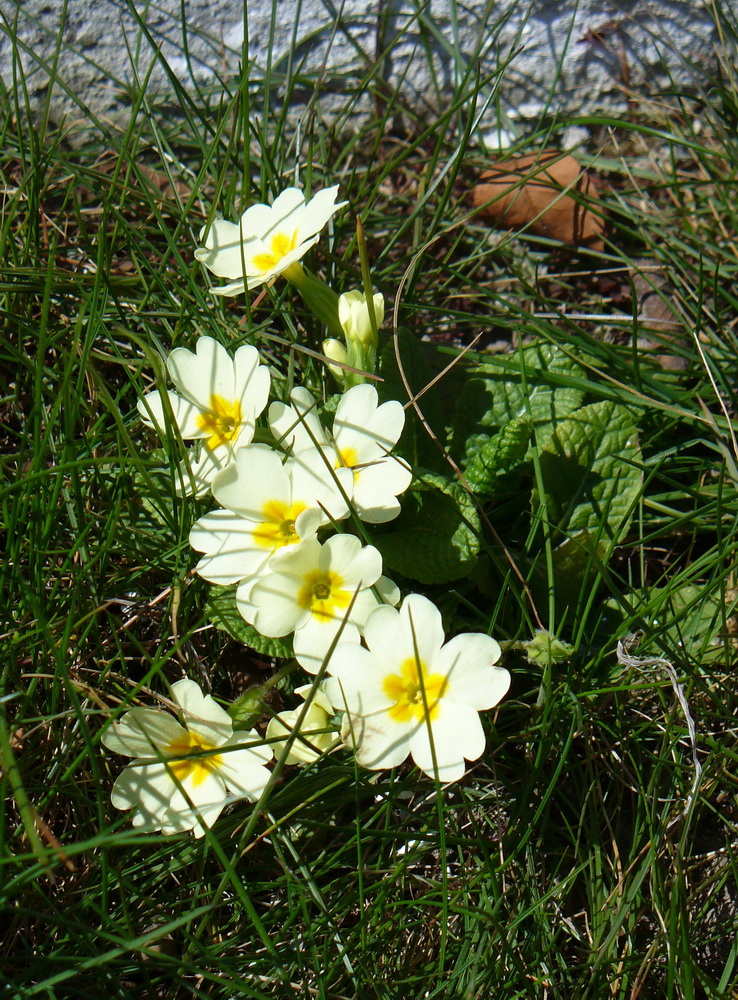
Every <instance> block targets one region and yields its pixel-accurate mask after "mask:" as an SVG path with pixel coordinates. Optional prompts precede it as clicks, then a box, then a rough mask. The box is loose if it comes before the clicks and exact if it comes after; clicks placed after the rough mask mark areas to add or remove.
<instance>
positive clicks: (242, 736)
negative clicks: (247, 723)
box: [218, 729, 274, 764]
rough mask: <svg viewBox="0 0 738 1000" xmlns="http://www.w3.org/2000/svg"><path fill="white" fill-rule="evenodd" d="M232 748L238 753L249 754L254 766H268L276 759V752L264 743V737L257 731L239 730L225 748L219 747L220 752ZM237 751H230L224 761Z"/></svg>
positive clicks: (227, 741) (225, 755) (224, 756)
mask: <svg viewBox="0 0 738 1000" xmlns="http://www.w3.org/2000/svg"><path fill="white" fill-rule="evenodd" d="M230 747H236V748H237V751H238V753H241V752H242V751H243V753H248V754H249V755H250V756H251V759H252V761H253V763H254V764H268V763H269V761H270V760H272V758H273V757H274V752H273V750H272V748H271V747H270V746H269V744H268V743H265V742H264V739H263V737H261V736H260V735H259V733H257V731H256V730H255V729H237V730H236V732H235V733H233V735H232V736H231V737H230V738H229V739H228V740H226V742H225V743H224V744H223V746H221V747H219V748H218V749H219V750H228V749H229V748H230ZM235 752H236V751H233V750H230V751H229V753H227V754H224V755H223V759H224V760H225V758H226V757H228V756H230V754H231V753H235Z"/></svg>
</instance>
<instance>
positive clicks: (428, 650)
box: [400, 594, 445, 664]
mask: <svg viewBox="0 0 738 1000" xmlns="http://www.w3.org/2000/svg"><path fill="white" fill-rule="evenodd" d="M400 618H401V621H402V624H403V632H404V636H405V648H407V649H408V650H409V651H410V652H409V655H414V653H413V650H414V649H415V648H416V647H417V650H418V653H419V655H420V658H421V660H422V661H423V662H425V663H427V664H430V663H432V662H433V659H434V657H435V655H436V654H437V652H438V650H439V649H440V648H441V646H442V645H443V640H444V638H445V637H444V633H443V622H442V621H441V612H440V611H439V610H438V608H437V607H436V606H435V604H433V603H432V602H431V601H429V600H428V598H427V597H423V596H421V595H420V594H408V596H407V597H406V598H405V600H404V601H403V604H402V608H401V609H400Z"/></svg>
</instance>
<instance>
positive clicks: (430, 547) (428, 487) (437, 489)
mask: <svg viewBox="0 0 738 1000" xmlns="http://www.w3.org/2000/svg"><path fill="white" fill-rule="evenodd" d="M479 532H480V524H479V515H478V514H477V511H476V508H475V506H474V504H473V502H472V500H471V498H470V497H469V494H468V493H467V492H466V490H464V489H463V488H462V487H460V486H457V485H455V484H453V483H450V482H449V481H448V480H447V479H445V478H444V477H443V476H434V475H428V476H425V477H424V479H423V480H422V481H421V482H419V483H416V484H415V486H414V487H413V488H412V490H410V491H409V492H408V493H406V494H405V495H404V497H403V498H402V512H401V514H400V516H399V517H397V518H396V519H395V520H394V521H391V522H390V523H389V524H388V526H387V528H386V529H384V530H381V531H377V533H376V534H375V535H373V537H372V542H373V544H374V545H376V547H377V548H378V549H379V551H380V552H381V553H382V558H383V559H384V565H385V569H389V570H392V571H394V572H396V573H401V574H402V575H403V576H406V577H408V578H409V579H410V580H419V581H420V582H421V583H448V582H449V581H450V580H458V579H459V577H461V576H466V574H467V573H469V572H471V570H472V569H473V568H474V564H475V563H476V560H477V553H478V552H479Z"/></svg>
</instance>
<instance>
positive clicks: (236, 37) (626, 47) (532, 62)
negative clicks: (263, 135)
mask: <svg viewBox="0 0 738 1000" xmlns="http://www.w3.org/2000/svg"><path fill="white" fill-rule="evenodd" d="M723 3H724V4H725V5H728V6H729V7H731V8H732V9H733V10H735V8H736V6H738V0H723ZM712 6H713V5H712V3H711V2H702V0H610V2H607V0H605V2H603V0H496V2H495V0H486V2H485V0H466V2H465V3H464V4H463V5H462V4H461V3H452V2H451V0H429V2H425V3H422V2H419V0H384V2H382V0H344V2H343V3H341V0H302V3H299V2H298V0H274V2H272V0H248V3H244V2H243V0H184V10H185V15H186V16H185V20H184V22H183V20H182V18H181V7H180V0H157V2H141V0H136V2H133V0H131V2H126V0H94V2H93V0H69V2H68V3H67V5H66V18H65V19H64V21H63V23H62V13H63V10H64V7H65V5H64V3H63V0H0V14H2V23H0V76H1V77H2V80H3V82H4V86H5V87H6V88H7V89H8V90H9V91H10V92H11V93H17V94H18V95H19V96H20V97H21V99H22V103H23V101H24V100H25V98H24V93H23V91H22V89H21V88H20V87H19V79H20V77H21V75H22V77H23V78H24V80H25V86H26V88H27V93H28V101H29V103H30V104H31V106H32V109H34V110H35V109H38V108H40V107H42V106H43V102H44V100H45V99H46V96H47V93H48V88H49V86H50V82H49V81H50V76H53V75H55V77H56V82H55V83H54V85H53V87H52V90H51V109H52V119H53V120H54V121H56V122H57V123H60V122H61V121H62V120H63V121H64V122H65V124H66V126H67V127H70V126H71V127H73V128H74V129H77V130H78V129H84V127H85V126H86V125H88V124H89V121H90V119H91V118H92V119H95V118H97V119H102V120H104V121H108V122H113V123H115V124H116V125H121V124H124V123H125V122H126V121H127V120H128V118H129V117H130V109H131V106H132V102H133V100H134V99H135V94H136V91H137V90H139V89H140V87H141V86H142V85H144V84H145V87H146V92H147V95H148V97H149V98H150V99H151V100H152V101H154V102H157V101H164V102H165V103H166V102H167V101H168V102H169V107H170V109H171V108H174V106H176V104H177V103H178V101H177V99H176V98H175V97H174V96H173V88H172V85H171V80H170V75H171V74H173V75H174V76H175V77H176V79H177V80H178V81H179V82H180V83H181V84H182V85H183V86H184V87H185V88H186V89H187V91H188V92H189V93H191V94H192V95H194V96H195V99H196V100H203V99H212V98H214V97H216V98H217V97H219V96H221V95H222V94H223V92H224V91H225V92H226V94H229V93H230V94H232V93H233V90H234V87H235V86H236V81H237V79H238V75H239V67H240V65H241V64H242V62H245V61H247V62H248V64H249V67H250V68H249V78H250V88H249V90H250V93H251V95H252V99H253V101H254V107H255V108H256V107H258V105H259V104H260V102H261V101H262V99H263V93H264V82H263V81H264V77H265V75H266V73H267V69H268V67H269V66H271V73H272V87H271V103H272V106H274V105H275V104H276V105H277V106H279V104H280V103H281V102H282V101H283V100H284V84H283V77H284V74H287V73H290V72H292V73H294V72H295V70H296V69H297V68H299V70H300V75H301V77H302V79H303V80H304V86H302V87H300V88H299V89H298V91H297V93H296V99H295V100H294V101H293V102H292V104H293V106H292V108H291V114H292V116H293V117H294V118H295V119H296V120H297V119H299V117H300V116H301V115H302V114H304V112H305V108H306V106H307V104H308V102H309V101H310V99H311V97H312V98H314V105H313V106H314V107H317V108H318V109H319V111H320V113H321V114H322V115H324V116H325V117H326V118H327V119H328V120H335V119H336V118H338V120H339V125H340V127H341V128H345V129H355V128H356V127H358V126H359V125H361V124H363V123H365V122H366V120H367V118H369V117H371V115H372V114H374V113H375V111H376V106H377V105H376V104H375V101H374V99H373V98H372V96H371V93H370V88H369V87H364V88H363V91H364V92H363V94H362V96H361V98H360V99H359V100H358V101H356V102H354V103H353V104H352V105H351V110H350V113H349V114H345V109H346V104H347V98H346V95H347V94H355V93H356V91H357V89H358V87H357V85H358V82H359V81H361V80H362V79H364V78H365V77H367V76H368V75H369V74H371V73H374V74H375V77H376V79H378V80H381V81H386V83H387V84H389V88H388V89H392V88H395V87H396V86H397V85H398V83H399V85H400V91H401V94H402V99H403V100H404V101H407V102H408V104H409V106H411V107H413V108H414V109H417V111H418V112H419V113H420V114H422V115H424V116H425V117H427V118H429V119H432V117H433V116H435V115H436V114H437V113H438V110H439V108H440V107H443V106H444V104H446V103H447V102H448V99H449V96H450V94H452V93H453V92H454V87H455V85H456V83H458V80H459V78H461V77H463V75H464V74H465V73H466V72H467V71H469V72H471V73H473V72H474V71H475V70H476V69H477V68H479V70H480V71H481V73H482V75H483V76H484V75H487V74H491V77H490V79H489V81H488V82H487V84H486V85H485V86H483V87H482V90H481V93H480V97H479V104H478V106H479V107H480V108H481V107H483V106H484V105H485V103H486V110H485V112H484V114H483V116H482V118H481V120H480V122H479V133H480V134H482V135H486V136H487V138H488V140H491V141H492V142H494V141H496V139H495V136H496V135H497V130H498V128H500V127H502V128H503V131H504V132H508V133H513V134H514V133H516V132H519V131H521V130H523V131H524V130H525V129H526V127H529V126H526V123H534V122H536V121H538V120H539V119H540V118H541V117H542V116H545V115H546V114H548V113H549V112H551V111H554V112H562V113H564V114H565V115H567V116H576V115H579V114H590V113H598V112H610V113H615V114H618V113H621V112H622V111H623V110H624V109H625V108H626V107H627V102H628V95H629V94H632V93H636V94H641V95H642V94H648V95H655V94H658V93H659V92H660V91H662V90H666V89H671V86H672V84H674V83H676V85H677V86H679V87H680V88H684V87H688V86H690V84H694V83H695V74H696V75H697V77H699V76H700V75H701V74H702V73H704V72H705V71H706V70H708V71H709V69H710V68H711V67H714V66H715V64H716V57H715V46H716V42H717V32H716V28H715V24H714V20H713V14H712ZM338 10H340V12H341V13H340V16H339V15H338V13H337V11H338ZM454 10H456V11H457V18H455V17H454V16H453V12H454ZM245 37H246V38H247V39H248V43H245V42H244V38H245ZM246 52H247V55H245V53H246ZM378 56H379V58H378ZM431 64H432V65H433V68H434V73H433V74H431V72H430V70H429V66H430V65H431ZM54 67H55V69H54ZM501 67H504V68H501ZM316 80H320V86H319V93H318V94H317V95H316V94H315V81H316ZM375 89H376V88H375ZM467 90H471V86H470V85H468V86H467ZM198 94H199V97H198ZM167 95H168V96H167ZM503 142H504V136H503Z"/></svg>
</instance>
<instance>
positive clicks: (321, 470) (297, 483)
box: [287, 448, 354, 521]
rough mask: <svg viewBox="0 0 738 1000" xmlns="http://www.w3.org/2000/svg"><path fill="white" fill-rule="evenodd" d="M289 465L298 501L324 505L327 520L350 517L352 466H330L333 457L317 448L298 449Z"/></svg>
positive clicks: (288, 461) (290, 459)
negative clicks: (344, 467)
mask: <svg viewBox="0 0 738 1000" xmlns="http://www.w3.org/2000/svg"><path fill="white" fill-rule="evenodd" d="M287 466H288V468H289V470H290V473H291V475H292V484H293V487H292V488H293V495H294V498H295V500H300V501H301V502H302V503H306V504H308V505H309V506H316V505H317V506H319V507H321V508H323V509H324V510H325V512H326V521H328V520H329V519H331V520H334V521H341V520H343V518H345V517H347V516H348V512H349V508H348V501H350V500H351V494H352V492H353V487H354V477H353V474H352V472H351V470H350V469H334V468H331V464H330V458H329V457H328V456H327V455H326V453H325V452H322V451H318V450H317V449H316V448H310V449H306V450H304V451H300V452H296V453H295V454H294V455H293V456H292V458H289V459H288V460H287Z"/></svg>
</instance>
